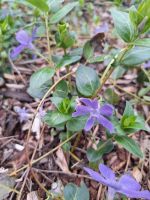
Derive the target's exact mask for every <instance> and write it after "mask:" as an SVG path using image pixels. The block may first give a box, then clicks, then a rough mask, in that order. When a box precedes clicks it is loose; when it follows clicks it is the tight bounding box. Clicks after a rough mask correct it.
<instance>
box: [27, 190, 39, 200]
mask: <svg viewBox="0 0 150 200" xmlns="http://www.w3.org/2000/svg"><path fill="white" fill-rule="evenodd" d="M27 200H39V197H38V194H37V192H36V191H32V192H30V193H28V194H27Z"/></svg>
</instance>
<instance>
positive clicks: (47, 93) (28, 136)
mask: <svg viewBox="0 0 150 200" xmlns="http://www.w3.org/2000/svg"><path fill="white" fill-rule="evenodd" d="M73 73H74V72H70V73H68V74H66V75H65V76H63V77H61V78H60V79H59V80H58V81H56V83H55V84H54V85H53V86H52V87H51V88H50V89H49V90H48V91H47V92H46V94H45V95H44V97H43V98H42V100H41V101H40V103H39V105H38V107H37V109H36V112H35V113H34V116H33V119H32V122H31V126H30V128H29V131H28V135H27V142H26V148H25V149H26V155H27V159H28V164H27V165H25V166H24V167H22V168H20V170H17V171H15V172H12V173H11V174H10V176H12V175H15V174H16V173H17V172H19V171H21V170H23V169H26V168H29V171H30V169H31V167H32V164H33V163H35V161H36V162H38V161H39V160H41V159H42V157H45V155H46V156H47V155H49V154H51V153H53V152H54V151H53V150H54V149H55V150H57V147H58V146H59V145H58V146H57V147H56V148H54V149H52V151H50V152H48V154H45V155H44V156H41V157H40V158H39V159H36V160H34V161H32V162H31V161H30V159H29V157H28V142H29V138H30V133H31V129H32V124H33V121H34V119H35V116H36V114H37V113H38V111H39V109H40V107H41V105H42V104H43V103H44V100H45V98H46V97H47V96H48V95H49V94H50V92H51V91H52V90H53V89H54V88H55V87H56V85H57V84H58V83H59V82H60V81H61V80H63V79H65V78H66V77H68V76H70V75H71V74H73ZM65 143H66V141H64V143H63V144H65ZM60 146H61V145H60ZM25 180H26V179H25ZM24 185H25V183H24V184H23V187H22V190H23V188H24ZM19 198H20V197H19ZM19 200H20V199H19Z"/></svg>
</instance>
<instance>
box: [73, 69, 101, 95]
mask: <svg viewBox="0 0 150 200" xmlns="http://www.w3.org/2000/svg"><path fill="white" fill-rule="evenodd" d="M76 85H77V89H78V91H79V93H80V94H82V95H83V96H86V97H91V96H93V95H94V94H95V93H96V91H97V89H98V88H99V86H100V82H99V77H98V75H97V73H96V71H95V70H94V69H92V68H90V67H86V66H84V65H81V66H80V67H79V68H78V70H77V72H76Z"/></svg>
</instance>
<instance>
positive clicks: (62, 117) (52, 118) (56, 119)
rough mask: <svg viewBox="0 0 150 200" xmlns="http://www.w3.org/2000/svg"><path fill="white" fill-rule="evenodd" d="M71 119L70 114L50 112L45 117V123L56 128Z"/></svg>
mask: <svg viewBox="0 0 150 200" xmlns="http://www.w3.org/2000/svg"><path fill="white" fill-rule="evenodd" d="M70 119H71V115H70V114H63V113H60V112H59V111H48V112H47V113H46V115H45V116H44V119H43V120H44V122H45V123H46V124H48V125H49V126H51V127H55V126H57V125H60V124H62V123H65V122H67V121H68V120H70Z"/></svg>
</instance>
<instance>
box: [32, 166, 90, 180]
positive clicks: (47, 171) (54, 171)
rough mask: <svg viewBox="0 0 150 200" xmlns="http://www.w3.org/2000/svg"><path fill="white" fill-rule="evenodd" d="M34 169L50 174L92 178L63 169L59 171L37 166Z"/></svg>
mask: <svg viewBox="0 0 150 200" xmlns="http://www.w3.org/2000/svg"><path fill="white" fill-rule="evenodd" d="M33 169H34V170H36V171H37V172H38V171H40V172H43V173H50V174H64V175H67V176H76V177H79V178H86V179H90V180H91V179H92V178H91V177H89V176H86V175H81V174H76V173H71V172H63V171H57V170H43V169H37V168H33Z"/></svg>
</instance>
